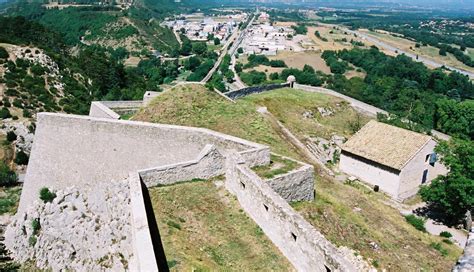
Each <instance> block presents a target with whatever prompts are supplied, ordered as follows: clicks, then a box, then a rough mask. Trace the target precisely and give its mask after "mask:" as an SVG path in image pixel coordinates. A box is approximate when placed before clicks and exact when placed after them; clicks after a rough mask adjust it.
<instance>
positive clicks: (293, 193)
mask: <svg viewBox="0 0 474 272" xmlns="http://www.w3.org/2000/svg"><path fill="white" fill-rule="evenodd" d="M265 182H266V183H268V185H270V187H271V188H272V189H273V191H275V193H277V194H279V195H280V196H281V197H282V198H283V199H284V200H286V201H287V202H293V201H311V200H313V199H314V167H313V166H311V165H308V164H304V165H301V166H300V167H299V168H297V169H295V170H293V171H291V172H289V173H286V174H282V175H278V176H276V177H274V178H272V179H269V180H265Z"/></svg>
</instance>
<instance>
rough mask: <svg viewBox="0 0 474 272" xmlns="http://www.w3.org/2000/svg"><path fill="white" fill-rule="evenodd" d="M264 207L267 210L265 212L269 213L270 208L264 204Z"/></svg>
mask: <svg viewBox="0 0 474 272" xmlns="http://www.w3.org/2000/svg"><path fill="white" fill-rule="evenodd" d="M263 207H264V208H265V211H267V212H268V206H267V205H265V204H263Z"/></svg>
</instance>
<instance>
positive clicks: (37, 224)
mask: <svg viewBox="0 0 474 272" xmlns="http://www.w3.org/2000/svg"><path fill="white" fill-rule="evenodd" d="M31 227H32V228H33V235H37V234H38V232H39V230H40V229H41V224H40V221H39V218H35V219H33V221H31Z"/></svg>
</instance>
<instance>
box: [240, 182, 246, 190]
mask: <svg viewBox="0 0 474 272" xmlns="http://www.w3.org/2000/svg"><path fill="white" fill-rule="evenodd" d="M240 186H242V188H243V189H245V183H243V182H242V181H241V182H240Z"/></svg>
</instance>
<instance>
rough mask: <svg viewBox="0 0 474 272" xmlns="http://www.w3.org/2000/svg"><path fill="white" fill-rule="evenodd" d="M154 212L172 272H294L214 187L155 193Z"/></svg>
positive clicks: (236, 206)
mask: <svg viewBox="0 0 474 272" xmlns="http://www.w3.org/2000/svg"><path fill="white" fill-rule="evenodd" d="M150 195H151V200H152V203H153V209H154V211H155V215H156V218H157V223H158V227H159V229H160V233H161V236H162V241H163V246H164V249H165V254H166V257H167V261H168V265H169V266H170V268H171V270H172V271H289V270H292V268H291V265H290V264H289V263H288V261H287V260H286V258H285V257H284V256H283V255H281V253H280V252H279V251H278V249H277V248H276V247H275V246H274V245H273V244H272V242H271V241H270V240H269V239H268V238H267V237H266V236H265V235H264V233H263V231H262V230H261V229H260V228H259V227H258V226H257V225H256V224H255V223H254V222H253V221H252V219H250V218H249V217H247V215H246V214H245V212H243V211H242V210H241V209H239V203H238V202H237V200H236V199H235V198H234V197H233V196H231V195H229V193H228V192H227V191H226V190H225V189H224V188H223V187H219V188H218V187H216V186H215V185H214V184H213V183H212V182H206V181H200V182H192V183H182V184H177V185H172V186H166V187H156V188H152V189H150Z"/></svg>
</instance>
